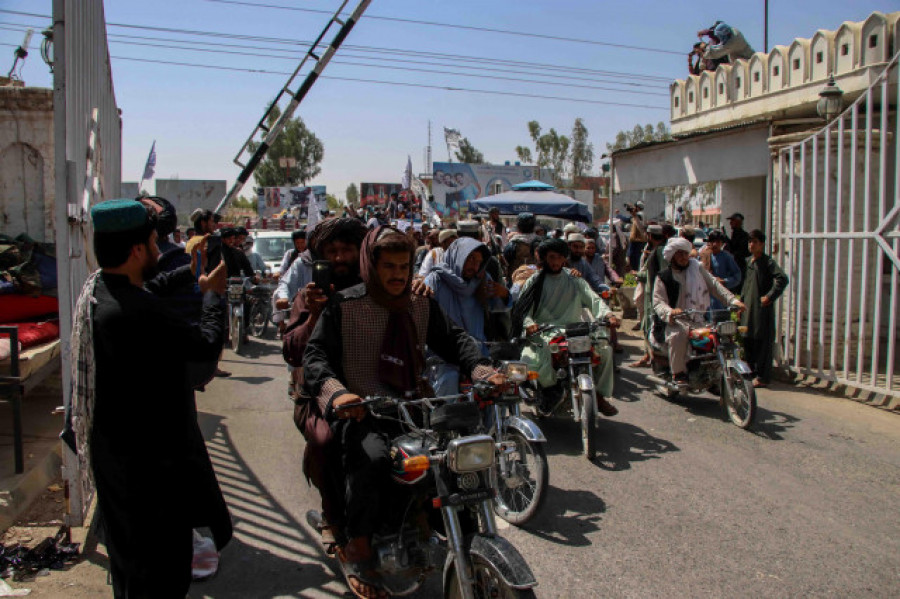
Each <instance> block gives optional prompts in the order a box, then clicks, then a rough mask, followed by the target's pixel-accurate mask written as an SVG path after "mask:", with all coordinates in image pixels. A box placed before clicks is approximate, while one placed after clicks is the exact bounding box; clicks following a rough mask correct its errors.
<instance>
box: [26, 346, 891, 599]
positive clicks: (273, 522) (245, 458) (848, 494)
mask: <svg viewBox="0 0 900 599" xmlns="http://www.w3.org/2000/svg"><path fill="white" fill-rule="evenodd" d="M623 359H627V356H626V357H624V358H623ZM222 367H223V368H226V369H228V370H231V371H233V373H234V375H233V376H232V377H231V378H229V379H217V380H216V381H214V382H213V383H212V384H210V385H209V386H208V388H207V392H206V393H202V394H199V395H198V406H199V409H200V412H201V426H202V428H203V430H204V433H205V434H206V436H207V439H208V444H209V449H210V453H211V455H212V459H213V462H214V464H215V466H216V470H217V473H218V476H219V480H220V484H221V486H222V488H223V490H224V492H225V496H226V499H227V500H228V503H229V505H230V507H231V510H232V516H233V518H234V521H235V532H236V534H235V539H234V541H233V542H232V543H231V544H230V545H229V546H228V547H227V548H226V550H225V551H224V553H223V556H222V567H221V571H220V573H219V574H218V575H217V576H216V577H215V578H214V579H212V580H209V581H206V582H202V583H196V584H195V585H194V586H193V587H192V589H191V594H190V596H191V597H192V598H200V597H204V598H205V597H209V598H275V597H279V598H280V597H342V596H345V593H346V587H345V586H344V584H343V582H342V581H340V580H338V579H337V578H336V577H335V574H334V571H333V570H332V568H333V564H331V563H330V561H329V560H328V559H327V558H326V557H325V556H324V554H323V553H322V551H321V550H320V547H319V544H318V542H317V540H316V537H315V535H314V534H313V533H312V531H311V530H310V529H309V527H308V526H307V525H306V523H305V519H304V514H305V512H306V510H307V509H309V508H311V507H316V506H317V496H316V493H315V491H314V490H312V489H311V488H310V487H308V485H307V483H306V481H305V479H304V478H303V475H302V473H301V471H300V456H301V453H302V448H303V442H302V438H301V437H300V435H299V433H298V432H297V431H296V429H295V428H294V425H293V422H292V419H291V416H292V404H290V403H289V401H288V399H287V396H286V389H287V384H286V381H287V374H286V371H285V368H284V366H283V363H282V360H281V355H280V343H278V342H275V341H273V340H268V341H264V342H259V341H254V342H253V343H251V346H250V348H249V350H248V352H247V353H246V354H245V355H243V356H237V355H235V354H233V353H231V352H230V351H226V354H225V357H224V361H223V364H222ZM615 403H616V405H617V406H618V407H619V409H620V413H619V415H618V416H617V417H615V418H613V419H604V420H603V421H602V422H601V423H600V424H599V429H600V432H601V441H600V453H599V455H598V457H597V459H596V460H595V461H594V462H588V461H587V460H585V459H584V458H583V457H581V456H580V454H579V451H580V436H579V434H580V433H579V429H578V426H577V425H576V423H574V422H571V421H566V420H563V419H561V418H557V419H551V420H544V421H541V422H540V425H541V427H542V428H543V430H544V432H545V434H546V435H547V437H548V439H549V446H548V453H549V456H550V493H549V495H548V497H547V501H546V504H545V506H544V508H543V511H542V513H540V514H539V516H538V517H537V518H536V519H535V520H534V521H533V522H532V523H531V524H530V525H528V526H527V527H526V528H524V529H516V528H510V527H506V528H505V529H504V530H502V531H501V532H502V533H503V534H504V535H506V536H507V537H508V538H509V539H510V540H511V541H512V542H513V543H514V544H515V545H516V547H517V548H518V549H519V550H520V551H521V552H522V554H523V555H524V556H525V558H526V559H527V561H528V562H529V564H530V565H531V567H532V569H533V570H534V572H535V574H536V576H537V579H538V581H539V586H538V588H537V589H536V591H537V594H538V596H539V597H641V598H644V597H734V596H739V597H748V596H752V597H800V596H802V597H896V596H898V593H900V575H898V572H900V569H898V567H897V556H898V555H900V518H898V504H900V419H898V418H900V416H898V415H897V414H895V413H888V412H885V411H881V410H878V409H875V408H872V407H868V406H865V405H860V404H857V403H855V402H853V401H850V400H845V399H837V398H831V397H826V396H823V395H820V394H818V393H816V392H810V391H807V390H802V389H797V388H794V387H789V386H780V387H776V388H773V389H767V390H763V391H761V393H760V394H759V406H760V409H759V414H758V423H757V425H756V428H755V431H753V432H747V431H742V430H740V429H738V428H736V427H735V426H733V425H731V424H728V423H726V422H725V421H723V420H722V418H721V413H720V408H719V406H718V403H717V401H716V400H715V399H714V398H712V397H711V396H710V397H709V398H698V399H690V400H685V401H684V402H682V403H672V402H669V401H666V400H663V399H660V398H658V397H656V396H655V395H653V394H652V393H650V392H649V390H648V387H647V385H646V384H645V383H644V381H643V371H635V370H629V369H627V368H623V369H622V372H621V375H620V379H619V381H618V383H617V397H616V399H615ZM103 554H104V551H103V548H102V546H100V547H96V546H94V545H89V546H88V548H87V557H88V559H87V560H86V561H85V562H83V563H81V564H79V565H77V566H75V567H74V568H72V569H70V570H69V571H66V572H53V573H52V574H51V575H50V576H49V577H43V578H39V579H37V580H35V581H33V582H32V583H29V584H25V585H22V586H26V587H28V588H31V589H32V595H31V596H33V597H60V596H65V597H67V598H71V599H79V598H81V597H97V596H111V592H110V590H109V587H107V586H106V571H105V568H104V566H105V557H104V555H103ZM435 594H436V591H435V588H434V587H430V588H429V589H428V590H427V591H426V592H423V593H421V594H420V595H419V596H422V597H429V596H435Z"/></svg>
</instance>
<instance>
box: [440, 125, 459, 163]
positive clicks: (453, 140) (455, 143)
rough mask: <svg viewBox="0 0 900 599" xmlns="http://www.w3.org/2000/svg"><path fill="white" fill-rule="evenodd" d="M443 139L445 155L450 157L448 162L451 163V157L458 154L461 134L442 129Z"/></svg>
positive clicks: (445, 128)
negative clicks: (445, 149)
mask: <svg viewBox="0 0 900 599" xmlns="http://www.w3.org/2000/svg"><path fill="white" fill-rule="evenodd" d="M444 139H445V140H446V141H447V154H449V156H450V162H453V155H454V154H455V153H456V152H459V142H460V140H461V139H462V134H461V133H460V132H459V131H457V130H456V129H448V128H447V127H444Z"/></svg>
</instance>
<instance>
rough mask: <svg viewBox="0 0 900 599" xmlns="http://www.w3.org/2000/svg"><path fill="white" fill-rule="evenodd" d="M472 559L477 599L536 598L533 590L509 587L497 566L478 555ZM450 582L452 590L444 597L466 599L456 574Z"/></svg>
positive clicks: (451, 576) (448, 590)
mask: <svg viewBox="0 0 900 599" xmlns="http://www.w3.org/2000/svg"><path fill="white" fill-rule="evenodd" d="M471 559H472V578H473V580H474V582H475V584H474V587H475V588H474V589H473V591H474V596H475V599H494V598H497V599H533V598H534V597H535V596H536V595H535V594H534V591H533V590H531V589H514V588H512V587H511V586H509V584H507V583H506V581H505V580H503V576H501V575H500V570H499V569H498V568H497V566H496V565H494V564H492V563H491V562H489V561H488V560H486V559H484V558H482V557H480V556H477V555H472V556H471ZM455 567H456V566H454V568H455ZM448 580H449V584H450V588H449V589H447V590H446V592H445V593H444V597H446V598H447V599H462V598H463V597H465V595H464V594H463V592H462V590H461V589H460V588H459V578H458V577H457V576H456V572H451V573H450V578H449V579H448Z"/></svg>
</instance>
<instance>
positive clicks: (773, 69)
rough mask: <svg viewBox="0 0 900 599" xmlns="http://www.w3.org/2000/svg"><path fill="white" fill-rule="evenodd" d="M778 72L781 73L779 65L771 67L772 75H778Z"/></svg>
mask: <svg viewBox="0 0 900 599" xmlns="http://www.w3.org/2000/svg"><path fill="white" fill-rule="evenodd" d="M779 73H781V67H779V66H774V67H772V74H773V75H775V76H776V77H778V75H779Z"/></svg>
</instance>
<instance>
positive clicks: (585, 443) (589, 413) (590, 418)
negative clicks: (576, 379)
mask: <svg viewBox="0 0 900 599" xmlns="http://www.w3.org/2000/svg"><path fill="white" fill-rule="evenodd" d="M580 393H581V445H582V449H583V450H584V457H586V458H587V459H589V460H593V459H594V456H596V455H597V400H596V398H595V397H594V391H593V390H591V391H580Z"/></svg>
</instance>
